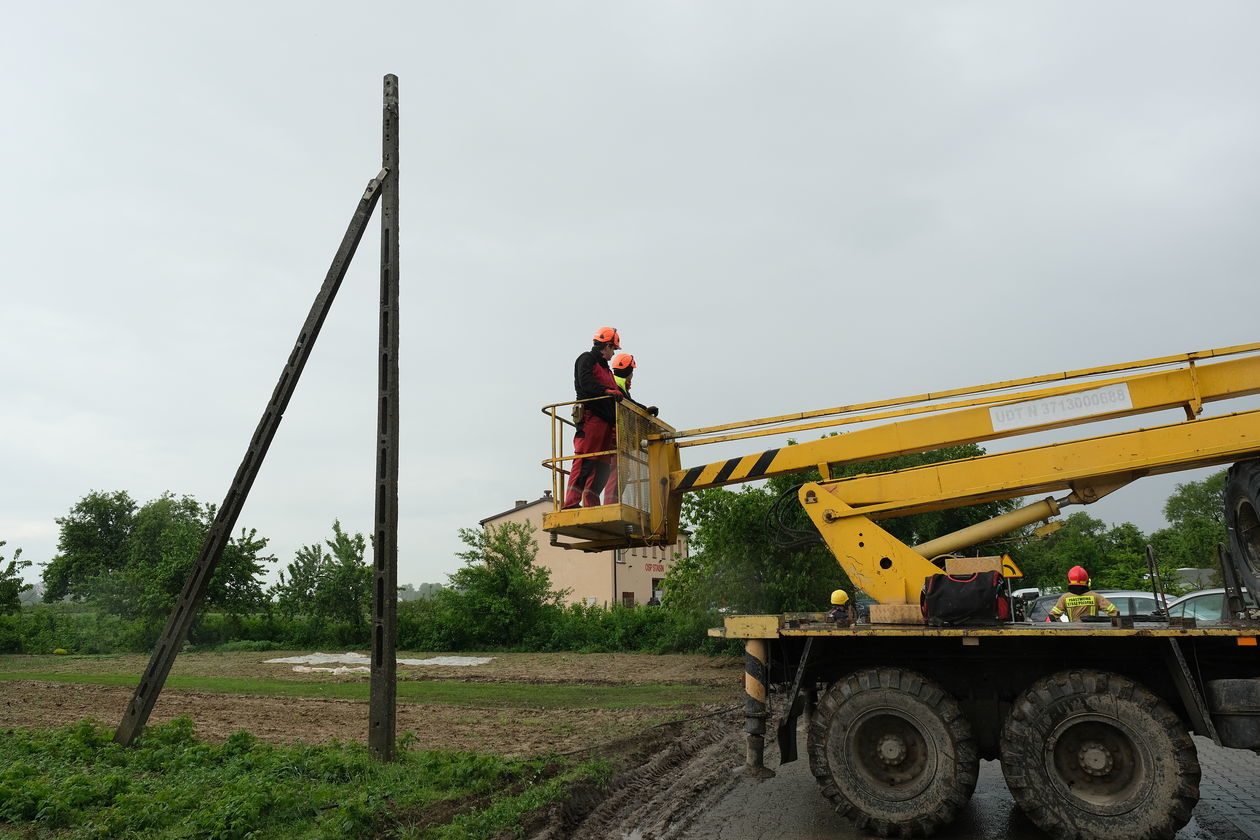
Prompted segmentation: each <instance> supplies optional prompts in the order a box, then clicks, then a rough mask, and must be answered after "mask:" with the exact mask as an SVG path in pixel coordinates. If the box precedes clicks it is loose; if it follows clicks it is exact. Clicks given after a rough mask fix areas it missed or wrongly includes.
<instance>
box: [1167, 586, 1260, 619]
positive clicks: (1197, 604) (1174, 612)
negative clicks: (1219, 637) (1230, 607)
mask: <svg viewBox="0 0 1260 840" xmlns="http://www.w3.org/2000/svg"><path fill="white" fill-rule="evenodd" d="M1242 595H1243V601H1244V602H1245V603H1246V605H1247V609H1249V610H1254V609H1256V599H1255V598H1252V597H1251V595H1250V594H1249V593H1248V592H1247V590H1246V589H1244V590H1243V592H1242ZM1224 612H1225V590H1224V589H1203V590H1200V591H1199V592H1191V593H1190V594H1188V595H1182V596H1181V597H1180V598H1175V599H1173V600H1172V601H1169V602H1168V617H1169V618H1193V619H1194V620H1195V622H1196V623H1198V624H1203V623H1204V622H1214V621H1221V620H1222V615H1223V614H1224ZM1224 620H1226V621H1228V620H1229V616H1228V615H1225V616H1224Z"/></svg>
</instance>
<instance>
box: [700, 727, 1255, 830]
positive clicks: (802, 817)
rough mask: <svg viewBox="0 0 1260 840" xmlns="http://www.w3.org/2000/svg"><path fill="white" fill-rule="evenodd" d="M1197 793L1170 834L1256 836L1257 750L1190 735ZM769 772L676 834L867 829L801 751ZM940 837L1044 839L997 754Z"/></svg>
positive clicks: (743, 785)
mask: <svg viewBox="0 0 1260 840" xmlns="http://www.w3.org/2000/svg"><path fill="white" fill-rule="evenodd" d="M1195 743H1196V744H1197V746H1198V748H1199V762H1200V764H1201V765H1202V767H1203V780H1202V782H1201V783H1200V797H1201V798H1200V801H1199V805H1198V807H1197V808H1196V809H1195V813H1194V817H1193V818H1192V819H1191V820H1190V822H1189V823H1188V824H1187V825H1186V826H1185V828H1183V829H1182V830H1181V831H1180V832H1178V833H1177V840H1260V756H1257V755H1255V754H1253V753H1250V752H1243V751H1240V750H1226V749H1222V748H1220V747H1217V746H1215V745H1214V744H1213V743H1212V742H1211V741H1208V740H1205V739H1203V738H1195ZM775 771H776V775H775V776H774V778H772V779H766V780H764V781H757V780H753V779H747V778H741V779H740V780H739V781H738V782H737V783H736V784H735V785H734V786H733V787H732V788H731V789H730V791H729V792H727V794H726V795H725V796H724V797H723V798H722V799H721V800H719V801H718V802H717V803H715V804H714V805H713V806H711V807H709V808H707V809H706V810H705V812H704V813H703V815H701V816H700V817H698V818H697V819H696V820H695V821H693V822H692V823H691V824H690V825H689V826H688V828H687V830H686V831H685V833H684V834H682V835H681V836H682V837H684V838H686V840H848V838H864V837H867V836H869V835H866V834H863V833H861V832H859V831H856V830H854V828H853V827H852V825H851V824H850V823H849V822H848V821H846V820H844V819H842V818H841V817H840V816H839V815H838V814H836V813H835V812H834V811H832V810H831V807H830V806H829V805H828V804H827V802H826V800H824V799H823V797H822V795H821V794H820V793H819V792H818V790H817V786H816V784H815V782H814V777H813V776H812V775H811V774H810V772H809V762H808V760H806V759H805V758H804V757H802V759H801V760H799V761H796V762H793V763H791V764H787V765H783V766H781V767H777V768H775ZM937 837H938V838H941V840H990V839H991V838H992V840H1044V838H1045V837H1046V835H1045V834H1043V833H1042V832H1041V831H1039V830H1038V829H1037V828H1035V827H1034V826H1033V825H1032V824H1031V823H1030V822H1028V820H1027V819H1025V818H1024V816H1023V814H1022V813H1021V812H1020V811H1019V809H1018V808H1016V807H1015V802H1014V801H1013V800H1012V799H1011V796H1010V794H1009V793H1008V792H1007V790H1006V783H1005V781H1004V780H1003V778H1002V768H1001V765H999V764H998V763H997V762H996V761H986V762H982V763H981V767H980V778H979V781H978V783H977V785H976V792H975V795H974V796H973V797H972V799H971V803H970V805H969V806H968V807H967V810H966V811H964V812H963V814H962V816H961V817H960V818H959V819H958V820H957V821H956V822H955V823H954V824H953V825H952V826H950V827H949V828H948V829H946V830H944V831H942V832H941V833H940V834H938V835H937Z"/></svg>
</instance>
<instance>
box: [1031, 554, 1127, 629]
mask: <svg viewBox="0 0 1260 840" xmlns="http://www.w3.org/2000/svg"><path fill="white" fill-rule="evenodd" d="M1099 612H1104V613H1106V614H1107V615H1119V614H1120V609H1119V607H1117V606H1116V605H1115V604H1113V603H1111V602H1110V601H1108V600H1107V599H1106V598H1104V597H1103V596H1101V595H1099V594H1098V593H1097V592H1093V591H1091V590H1090V588H1089V572H1087V571H1085V570H1084V569H1083V568H1081V567H1080V566H1073V567H1072V568H1071V569H1070V570H1068V591H1067V592H1064V593H1063V594H1062V595H1060V596H1059V600H1058V601H1055V603H1054V606H1053V607H1051V608H1050V612H1049V614H1048V615H1047V616H1046V621H1080V620H1081V617H1082V616H1086V615H1090V616H1093V615H1098V613H1099Z"/></svg>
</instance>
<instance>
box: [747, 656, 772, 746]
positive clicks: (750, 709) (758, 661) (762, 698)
mask: <svg viewBox="0 0 1260 840" xmlns="http://www.w3.org/2000/svg"><path fill="white" fill-rule="evenodd" d="M768 659H769V646H768V645H767V644H766V643H765V640H763V639H748V640H747V641H746V642H745V643H744V714H745V715H746V718H747V719H746V720H745V727H744V731H745V732H755V733H757V734H761V733H763V732H765V731H766V728H765V717H766V666H767V661H768Z"/></svg>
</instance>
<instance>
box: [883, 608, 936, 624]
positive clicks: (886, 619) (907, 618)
mask: <svg viewBox="0 0 1260 840" xmlns="http://www.w3.org/2000/svg"><path fill="white" fill-rule="evenodd" d="M922 623H923V610H922V609H920V607H919V605H918V604H871V624H922Z"/></svg>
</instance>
